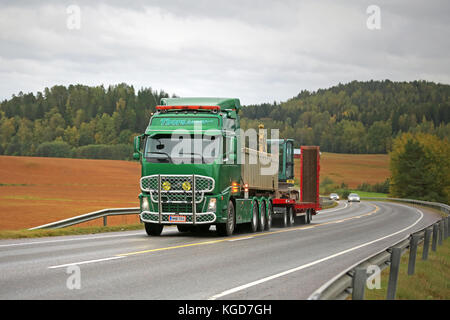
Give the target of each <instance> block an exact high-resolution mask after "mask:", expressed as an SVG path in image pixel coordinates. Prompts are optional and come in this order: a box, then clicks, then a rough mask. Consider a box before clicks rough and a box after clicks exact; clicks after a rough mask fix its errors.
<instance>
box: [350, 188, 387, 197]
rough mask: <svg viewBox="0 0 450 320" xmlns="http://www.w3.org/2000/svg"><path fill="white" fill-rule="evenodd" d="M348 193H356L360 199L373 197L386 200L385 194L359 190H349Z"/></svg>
mask: <svg viewBox="0 0 450 320" xmlns="http://www.w3.org/2000/svg"><path fill="white" fill-rule="evenodd" d="M350 192H353V193H357V194H358V195H359V196H360V197H375V198H387V196H388V195H387V194H386V193H377V192H367V191H359V190H351V191H350Z"/></svg>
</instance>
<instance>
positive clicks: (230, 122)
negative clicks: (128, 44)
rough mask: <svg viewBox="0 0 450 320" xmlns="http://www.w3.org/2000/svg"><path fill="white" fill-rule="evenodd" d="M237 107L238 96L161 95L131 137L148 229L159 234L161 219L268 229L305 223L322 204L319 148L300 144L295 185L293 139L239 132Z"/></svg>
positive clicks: (227, 230)
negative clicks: (137, 133) (275, 223)
mask: <svg viewBox="0 0 450 320" xmlns="http://www.w3.org/2000/svg"><path fill="white" fill-rule="evenodd" d="M240 109H241V105H240V101H239V99H235V98H163V99H161V103H160V105H159V106H157V107H156V112H155V113H154V114H153V115H152V116H151V118H150V121H149V125H148V127H147V129H146V130H145V133H144V134H142V135H140V136H137V137H135V139H134V158H135V159H137V160H140V162H141V165H142V166H141V179H140V188H141V193H140V195H139V199H140V208H141V213H140V219H141V221H142V222H143V223H144V225H145V230H146V232H147V234H148V235H150V236H158V235H160V234H161V232H162V230H163V227H164V225H176V226H177V228H178V230H179V231H180V232H186V231H207V230H209V228H210V226H211V225H215V227H216V230H217V233H218V234H219V235H221V236H230V235H232V234H233V232H234V231H235V228H236V226H237V225H240V224H246V225H247V226H248V227H249V231H250V232H256V231H263V230H269V229H270V228H271V226H272V220H273V218H278V217H279V218H280V219H281V223H282V225H283V226H289V225H293V224H294V223H296V221H297V220H298V221H300V222H301V223H309V222H310V221H311V218H312V216H313V215H315V214H317V212H318V210H320V203H319V191H318V185H319V181H318V180H319V169H320V165H319V158H320V152H319V148H318V147H302V149H301V150H302V155H301V160H300V162H301V168H300V180H299V183H300V188H298V187H297V188H296V187H295V184H294V158H293V147H294V143H293V140H291V139H266V135H265V134H263V133H265V130H263V129H262V128H259V130H258V132H256V130H253V131H251V130H248V131H247V132H244V131H243V130H241V129H240V121H239V110H240ZM255 134H256V137H255ZM246 138H248V142H247V139H246ZM252 139H253V140H252ZM255 140H256V143H253V144H252V143H251V142H252V141H253V142H255ZM278 150H279V152H278Z"/></svg>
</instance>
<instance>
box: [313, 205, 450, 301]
mask: <svg viewBox="0 0 450 320" xmlns="http://www.w3.org/2000/svg"><path fill="white" fill-rule="evenodd" d="M361 199H367V200H389V201H397V202H403V203H411V204H413V205H422V206H428V207H433V208H437V209H438V210H440V211H441V212H443V213H445V214H446V215H447V216H446V217H444V218H442V219H441V220H439V221H437V222H435V223H433V224H431V225H429V226H427V227H426V228H423V229H422V230H420V231H417V232H415V233H412V234H410V235H408V236H406V237H405V238H403V239H402V240H401V241H399V242H397V243H396V244H394V245H393V246H390V247H388V248H385V249H383V250H381V251H378V252H377V253H376V254H373V255H371V256H370V257H368V258H366V259H364V260H362V261H359V262H358V263H356V264H354V265H353V266H351V267H350V268H347V269H346V270H345V271H343V272H341V273H340V274H338V275H337V276H335V277H334V278H333V279H331V280H330V281H328V282H327V283H325V284H324V285H323V286H322V287H320V288H319V289H318V290H316V291H315V292H314V293H313V294H312V295H311V296H310V297H309V298H308V299H309V300H343V299H346V298H347V297H348V296H349V295H350V294H351V295H352V299H353V300H362V299H364V290H365V287H366V282H367V279H368V275H367V270H368V267H369V266H377V267H378V268H379V270H380V272H381V271H382V270H384V269H386V268H387V267H388V266H390V273H389V282H388V288H387V296H386V299H389V300H393V299H395V295H396V291H397V280H398V273H399V266H400V258H401V256H402V255H403V254H404V253H405V252H406V251H408V249H409V261H408V275H412V274H414V269H415V262H416V255H417V247H418V245H419V244H420V243H422V242H423V246H424V249H423V254H422V260H427V258H428V252H429V246H430V241H431V249H432V250H433V251H436V249H437V245H438V244H439V245H442V241H443V239H447V237H448V236H449V224H450V216H449V214H450V206H449V205H446V204H443V203H436V202H428V201H421V200H413V199H397V198H372V197H361ZM372 276H374V275H371V277H372Z"/></svg>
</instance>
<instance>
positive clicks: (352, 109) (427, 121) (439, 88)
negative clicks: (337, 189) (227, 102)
mask: <svg viewBox="0 0 450 320" xmlns="http://www.w3.org/2000/svg"><path fill="white" fill-rule="evenodd" d="M243 120H244V121H243V122H242V126H243V127H244V128H250V127H251V128H256V127H257V125H258V124H259V123H263V124H264V125H265V127H266V128H279V129H280V136H282V137H290V138H294V139H295V141H296V144H297V145H319V146H320V148H321V150H322V151H327V152H336V153H387V152H389V151H390V150H391V148H392V140H393V139H394V138H395V137H397V136H399V135H401V134H402V133H405V132H411V133H419V132H422V133H429V134H434V135H437V136H438V137H440V138H449V137H450V124H449V122H450V86H449V85H443V84H436V83H433V82H425V81H413V82H392V81H389V80H386V81H369V82H358V81H353V82H351V83H348V84H339V85H337V86H334V87H331V88H329V89H320V90H317V91H316V92H309V91H302V92H300V93H299V94H298V95H297V96H296V97H294V98H292V99H290V100H288V101H286V102H284V103H280V104H278V103H273V104H261V105H251V106H247V107H246V108H244V109H243Z"/></svg>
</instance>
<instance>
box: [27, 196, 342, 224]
mask: <svg viewBox="0 0 450 320" xmlns="http://www.w3.org/2000/svg"><path fill="white" fill-rule="evenodd" d="M328 202H329V203H328ZM320 203H321V205H323V206H327V205H330V204H332V203H334V201H333V200H329V199H328V198H326V197H322V196H321V197H320ZM139 213H141V211H140V208H139V207H137V208H111V209H103V210H98V211H94V212H89V213H86V214H82V215H80V216H76V217H73V218H68V219H65V220H60V221H56V222H52V223H48V224H44V225H42V226H37V227H34V228H30V229H28V230H38V229H57V228H65V227H70V226H73V225H76V224H80V223H83V222H87V221H91V220H95V219H99V218H103V225H104V226H106V225H107V219H108V217H109V216H118V215H128V214H139Z"/></svg>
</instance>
